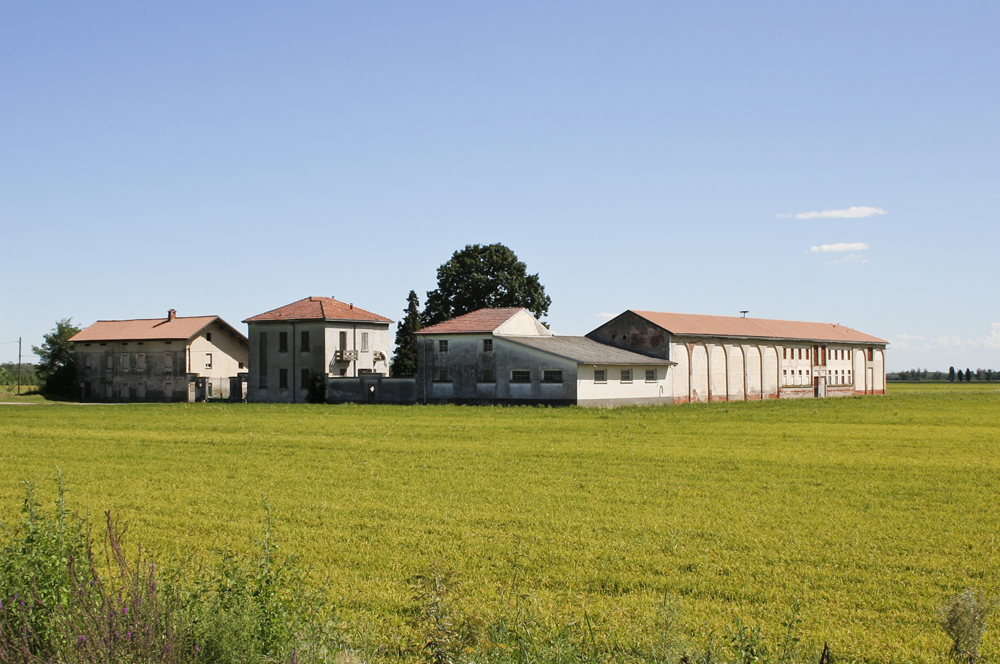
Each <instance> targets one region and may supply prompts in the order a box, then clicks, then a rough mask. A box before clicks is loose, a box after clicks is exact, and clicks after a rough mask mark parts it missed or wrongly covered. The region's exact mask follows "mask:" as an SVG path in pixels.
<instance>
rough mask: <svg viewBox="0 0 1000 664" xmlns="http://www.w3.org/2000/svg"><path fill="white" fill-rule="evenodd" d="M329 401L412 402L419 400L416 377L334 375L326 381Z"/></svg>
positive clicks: (327, 399)
mask: <svg viewBox="0 0 1000 664" xmlns="http://www.w3.org/2000/svg"><path fill="white" fill-rule="evenodd" d="M326 401H327V403H386V404H412V403H416V401H417V381H416V379H414V378H386V377H384V376H382V375H380V374H371V375H368V376H360V377H357V378H351V377H347V376H344V377H333V378H328V379H327V382H326Z"/></svg>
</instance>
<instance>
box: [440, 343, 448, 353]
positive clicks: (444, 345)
mask: <svg viewBox="0 0 1000 664" xmlns="http://www.w3.org/2000/svg"><path fill="white" fill-rule="evenodd" d="M438 352H439V353H447V352H448V342H447V341H444V340H442V341H439V342H438Z"/></svg>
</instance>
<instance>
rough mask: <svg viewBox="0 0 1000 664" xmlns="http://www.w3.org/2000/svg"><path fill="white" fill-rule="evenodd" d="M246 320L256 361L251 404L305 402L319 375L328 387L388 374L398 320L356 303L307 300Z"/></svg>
mask: <svg viewBox="0 0 1000 664" xmlns="http://www.w3.org/2000/svg"><path fill="white" fill-rule="evenodd" d="M243 322H244V323H246V324H247V325H248V326H249V331H250V332H249V333H250V357H251V358H252V369H251V372H250V376H249V384H248V386H247V401H251V402H283V403H303V402H305V401H306V399H307V397H308V393H309V386H310V383H311V381H312V380H313V378H314V377H316V376H320V377H322V381H323V382H324V383H326V382H328V381H330V380H333V379H336V378H339V377H344V378H348V377H349V378H354V379H356V378H358V377H364V376H373V377H374V376H378V375H382V374H386V373H388V368H389V324H390V323H392V321H391V320H389V319H388V318H385V317H384V316H379V315H378V314H374V313H372V312H370V311H365V310H364V309H359V308H358V307H355V306H354V305H353V304H348V303H346V302H341V301H339V300H335V299H334V298H332V297H307V298H304V299H302V300H299V301H297V302H292V303H291V304H287V305H285V306H283V307H279V308H277V309H272V310H271V311H267V312H264V313H262V314H258V315H256V316H252V317H250V318H247V319H246V320H244V321H243ZM353 382H357V381H353Z"/></svg>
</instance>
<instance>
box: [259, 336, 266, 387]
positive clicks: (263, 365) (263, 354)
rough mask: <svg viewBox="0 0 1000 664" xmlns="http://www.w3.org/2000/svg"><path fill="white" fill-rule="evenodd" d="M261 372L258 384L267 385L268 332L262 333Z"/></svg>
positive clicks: (260, 344) (260, 385) (260, 342)
mask: <svg viewBox="0 0 1000 664" xmlns="http://www.w3.org/2000/svg"><path fill="white" fill-rule="evenodd" d="M258 345H259V346H260V374H259V375H258V380H257V386H258V387H261V388H265V387H267V332H261V333H260V341H259V343H258Z"/></svg>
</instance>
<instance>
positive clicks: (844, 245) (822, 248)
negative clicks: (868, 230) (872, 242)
mask: <svg viewBox="0 0 1000 664" xmlns="http://www.w3.org/2000/svg"><path fill="white" fill-rule="evenodd" d="M865 249H868V244H867V243H865V242H838V243H837V244H820V245H814V246H812V247H809V251H811V252H813V253H817V252H823V253H828V252H831V251H833V252H840V251H864V250H865Z"/></svg>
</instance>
